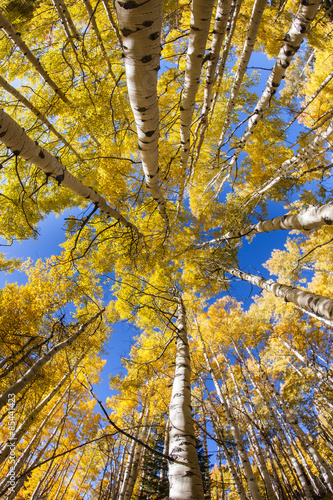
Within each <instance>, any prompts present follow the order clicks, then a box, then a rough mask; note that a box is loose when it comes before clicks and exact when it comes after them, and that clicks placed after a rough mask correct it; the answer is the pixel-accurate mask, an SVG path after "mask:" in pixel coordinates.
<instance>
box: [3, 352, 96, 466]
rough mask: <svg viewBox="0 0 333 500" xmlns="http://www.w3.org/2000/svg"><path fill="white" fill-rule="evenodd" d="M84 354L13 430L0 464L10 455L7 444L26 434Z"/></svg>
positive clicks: (17, 440) (18, 439) (16, 441)
mask: <svg viewBox="0 0 333 500" xmlns="http://www.w3.org/2000/svg"><path fill="white" fill-rule="evenodd" d="M85 355H86V353H84V354H83V355H82V356H80V358H79V359H78V360H77V361H76V363H75V365H74V366H73V367H72V368H71V369H70V370H69V371H68V372H67V373H66V374H65V375H64V376H63V377H62V379H61V380H60V381H59V382H58V384H57V385H56V386H55V387H54V389H52V391H51V392H50V393H49V394H48V395H47V396H46V397H45V398H44V399H43V400H42V401H41V402H40V403H38V405H37V406H36V407H35V408H34V409H33V410H32V411H31V412H30V413H29V414H28V415H27V416H26V418H25V419H24V421H23V422H22V424H21V425H20V426H19V427H18V428H17V429H16V430H15V432H14V433H13V434H12V436H11V438H10V439H9V440H8V441H7V443H6V445H5V446H4V447H3V449H2V450H1V452H0V464H1V463H2V462H4V460H6V458H7V457H8V455H9V453H10V449H9V444H10V441H13V442H15V443H18V442H19V441H20V439H21V438H22V436H24V434H25V433H26V432H27V430H28V429H29V428H30V427H31V425H32V424H33V423H34V421H35V419H36V415H38V414H39V413H40V412H41V411H42V410H43V408H44V407H45V406H46V405H47V404H48V403H49V402H50V401H51V399H52V398H53V397H54V396H55V395H56V394H57V392H58V391H59V390H60V389H61V387H62V386H63V384H64V383H65V382H66V380H67V379H68V378H69V377H70V375H71V373H72V372H73V370H74V369H75V368H76V367H77V365H78V364H79V363H80V362H81V361H82V359H83V358H84V356H85Z"/></svg>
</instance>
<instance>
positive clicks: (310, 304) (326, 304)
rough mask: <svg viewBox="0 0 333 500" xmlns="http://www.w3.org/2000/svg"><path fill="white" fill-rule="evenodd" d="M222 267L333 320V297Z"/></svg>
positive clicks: (318, 315)
mask: <svg viewBox="0 0 333 500" xmlns="http://www.w3.org/2000/svg"><path fill="white" fill-rule="evenodd" d="M221 269H223V270H224V271H225V272H227V273H229V274H232V275H233V276H235V277H236V278H240V279H241V280H244V281H248V282H249V283H252V284H253V285H256V286H258V287H259V288H262V289H263V290H267V291H268V292H271V293H273V294H274V295H275V296H276V297H281V298H283V299H284V300H285V301H286V302H292V303H293V304H296V306H298V307H301V308H302V309H303V310H304V311H306V312H307V311H309V312H310V313H311V312H313V313H314V314H315V315H316V317H317V318H318V319H320V318H327V319H328V320H333V300H332V299H329V298H327V297H323V296H322V295H316V294H315V293H311V292H306V291H305V290H301V289H299V288H296V287H292V286H289V285H281V284H280V283H277V282H276V281H273V280H271V279H270V280H266V279H265V278H261V277H260V276H255V275H254V274H249V273H244V272H243V271H240V270H239V269H234V268H232V267H225V266H221ZM330 323H332V325H333V322H332V321H330Z"/></svg>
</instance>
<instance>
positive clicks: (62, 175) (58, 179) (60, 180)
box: [55, 174, 64, 186]
mask: <svg viewBox="0 0 333 500" xmlns="http://www.w3.org/2000/svg"><path fill="white" fill-rule="evenodd" d="M55 180H56V181H57V182H58V184H59V186H60V184H61V183H62V181H63V180H64V174H61V175H57V177H56V178H55Z"/></svg>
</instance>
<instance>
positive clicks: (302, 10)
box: [229, 0, 320, 169]
mask: <svg viewBox="0 0 333 500" xmlns="http://www.w3.org/2000/svg"><path fill="white" fill-rule="evenodd" d="M319 5H320V0H313V1H312V2H311V3H310V2H301V4H300V7H299V9H298V12H297V14H296V16H295V17H294V19H293V23H292V26H291V28H290V30H289V31H288V33H287V34H286V35H285V37H284V44H283V46H282V47H281V49H280V52H279V55H278V57H277V59H276V62H275V65H274V67H273V70H272V72H271V74H270V76H269V77H268V80H267V83H266V87H265V89H264V91H263V93H262V96H261V97H260V99H259V101H258V102H257V104H256V107H255V110H254V112H253V114H252V116H251V118H250V119H249V121H248V125H247V128H246V131H245V133H244V134H243V136H242V137H241V139H240V140H239V144H238V146H237V148H236V150H235V153H234V156H233V157H232V160H231V161H230V163H229V168H230V169H231V168H232V167H233V166H234V165H235V163H236V161H237V158H238V157H239V155H240V153H241V152H242V151H243V149H244V146H245V144H246V142H247V141H248V140H249V138H250V137H251V135H252V134H253V132H254V129H255V127H256V125H257V124H258V122H259V121H260V120H261V118H262V116H263V113H264V111H265V109H266V108H267V107H268V106H269V104H270V101H271V99H272V97H273V95H274V94H275V93H276V91H277V88H278V87H279V85H280V83H281V81H282V79H283V78H284V76H285V73H286V69H287V68H288V67H289V65H290V62H291V60H292V58H293V57H294V55H295V54H296V52H297V51H298V49H299V47H300V45H301V43H302V41H303V39H304V36H305V34H306V33H307V32H308V30H309V28H310V24H311V22H312V20H313V19H314V17H315V15H316V13H317V11H318V8H319Z"/></svg>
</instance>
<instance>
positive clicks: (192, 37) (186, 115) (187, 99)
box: [178, 0, 215, 204]
mask: <svg viewBox="0 0 333 500" xmlns="http://www.w3.org/2000/svg"><path fill="white" fill-rule="evenodd" d="M214 2H215V0H193V1H192V9H191V26H190V34H189V41H188V49H187V55H186V66H185V79H184V87H183V93H182V98H181V102H180V141H181V169H182V173H181V176H182V177H181V180H180V188H179V202H178V203H179V204H180V203H181V201H182V198H183V194H184V186H185V178H186V167H187V162H188V157H189V154H190V137H191V134H190V127H191V123H192V117H193V112H194V107H195V97H196V95H197V91H198V88H199V82H200V75H201V69H202V62H203V58H204V55H205V50H206V43H207V38H208V32H209V27H210V20H211V16H212V11H213V6H214Z"/></svg>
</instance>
